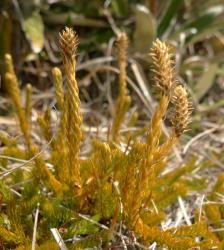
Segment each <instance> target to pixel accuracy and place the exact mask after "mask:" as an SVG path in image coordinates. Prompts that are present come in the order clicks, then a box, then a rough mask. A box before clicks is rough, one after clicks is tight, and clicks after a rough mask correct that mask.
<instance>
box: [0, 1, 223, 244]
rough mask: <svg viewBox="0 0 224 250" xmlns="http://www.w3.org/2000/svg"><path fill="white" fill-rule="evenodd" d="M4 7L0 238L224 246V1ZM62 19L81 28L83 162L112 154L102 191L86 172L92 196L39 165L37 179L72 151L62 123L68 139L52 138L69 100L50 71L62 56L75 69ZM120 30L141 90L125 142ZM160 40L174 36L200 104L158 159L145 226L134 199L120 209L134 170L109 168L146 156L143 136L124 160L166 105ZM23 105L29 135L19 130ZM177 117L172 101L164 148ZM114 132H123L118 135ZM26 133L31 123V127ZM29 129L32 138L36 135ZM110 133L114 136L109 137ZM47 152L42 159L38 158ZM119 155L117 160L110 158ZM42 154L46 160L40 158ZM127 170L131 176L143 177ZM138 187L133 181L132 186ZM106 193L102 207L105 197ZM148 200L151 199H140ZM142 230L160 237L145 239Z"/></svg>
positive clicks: (182, 78)
mask: <svg viewBox="0 0 224 250" xmlns="http://www.w3.org/2000/svg"><path fill="white" fill-rule="evenodd" d="M0 12H1V15H0V73H1V97H0V129H1V134H0V141H1V148H0V158H1V177H0V178H1V187H0V191H1V201H0V206H1V217H0V240H1V241H0V244H1V247H2V248H3V249H24V248H25V249H26V248H29V249H30V247H31V245H32V244H33V239H34V238H33V235H34V231H35V230H34V229H35V228H36V229H37V233H36V235H35V237H36V238H35V239H36V245H35V244H34V246H36V248H37V249H38V247H39V248H40V249H58V248H59V246H60V244H59V243H57V240H58V238H57V237H56V236H55V234H60V235H61V237H62V238H63V240H64V241H63V245H61V246H60V248H61V249H66V248H68V249H73V248H74V249H78V248H81V249H82V248H87V247H96V248H103V249H104V248H105V249H109V248H120V249H125V247H126V248H130V249H141V248H142V249H144V247H145V248H146V246H150V247H151V249H153V248H154V249H161V247H166V248H167V249H175V244H176V249H186V244H187V243H186V241H187V242H188V244H189V245H187V246H189V249H190V247H196V246H200V247H201V249H222V247H223V237H224V235H223V216H224V214H223V207H224V206H223V188H224V187H223V178H224V177H223V174H222V171H223V168H224V165H223V162H224V149H223V143H224V140H223V138H224V133H223V129H224V125H223V111H224V109H223V105H224V92H223V89H224V64H223V62H224V59H223V58H224V15H223V13H224V2H223V0H206V1H205V0H204V1H201V0H198V1H193V0H185V1H184V0H169V1H167V0H157V1H156V0H148V1H146V0H145V1H143V0H142V1H135V0H111V1H110V0H108V1H100V0H93V1H87V0H86V1H85V0H82V1H75V0H74V1H72V0H70V1H62V0H61V1H60V0H39V1H22V0H21V1H19V0H2V1H1V2H0ZM64 26H69V27H73V28H74V30H75V31H76V32H77V34H78V36H79V43H78V50H77V53H76V54H77V64H76V78H77V82H78V86H79V94H80V99H81V113H82V116H83V125H82V131H83V134H84V136H83V138H82V139H81V141H80V143H81V153H80V161H81V162H82V163H81V165H82V166H83V168H84V169H85V168H87V169H89V168H90V165H91V164H90V163H89V162H88V161H86V162H85V160H86V159H91V161H93V162H95V161H97V162H98V161H99V162H100V161H102V162H101V163H99V166H95V167H96V169H97V168H99V169H97V170H96V169H95V171H96V172H97V173H99V175H102V176H101V179H102V183H101V184H102V186H100V188H99V187H98V188H99V190H101V192H99V193H92V192H91V187H96V186H94V185H96V183H94V182H91V179H88V178H87V177H89V178H90V177H91V176H88V173H86V172H85V171H84V172H83V173H81V175H82V176H83V178H84V180H85V181H86V182H88V181H90V186H88V185H87V187H88V188H87V189H86V192H87V191H88V192H89V196H87V197H86V196H85V195H84V196H85V199H87V200H88V199H89V200H88V202H86V201H85V202H84V204H83V203H82V202H80V201H79V202H77V199H73V197H74V196H73V195H74V194H73V193H72V194H71V187H69V190H70V191H69V192H67V191H66V188H67V187H65V190H64V189H63V188H64V187H63V188H61V187H60V188H59V189H58V190H63V192H62V193H63V195H59V196H58V195H55V194H54V192H55V185H54V184H53V185H51V184H52V179H51V177H48V178H50V179H51V180H49V179H47V178H46V176H45V174H43V173H42V172H41V171H40V172H41V173H39V174H40V176H38V178H36V176H35V175H38V171H39V170H38V169H41V166H42V165H46V166H47V167H48V171H49V172H48V173H51V172H52V166H55V162H58V159H57V157H56V156H55V154H54V153H55V152H56V154H58V152H60V153H61V154H62V155H63V152H61V151H62V150H61V148H57V147H56V145H57V143H58V144H59V145H62V144H60V143H61V142H62V140H61V138H60V133H59V135H57V138H56V139H57V140H58V141H57V142H55V141H54V139H55V137H54V136H55V134H56V131H57V133H58V130H60V129H61V123H60V121H61V120H62V118H61V116H60V112H61V113H62V114H63V112H64V111H63V110H62V107H63V104H61V105H60V101H59V99H57V98H55V97H54V95H55V94H54V92H55V91H54V87H53V82H54V83H55V82H57V79H55V77H57V76H58V75H57V72H53V76H52V72H51V71H52V68H53V67H55V66H57V67H59V68H61V69H62V71H63V72H65V74H63V80H64V82H65V75H68V74H67V72H66V66H65V64H64V66H62V65H63V60H62V59H63V57H62V58H61V56H60V53H59V52H60V51H59V47H58V44H59V42H58V37H59V35H58V33H59V32H60V31H61V30H62V29H63V28H64ZM121 31H125V32H126V33H127V35H128V38H129V47H128V52H127V67H126V70H127V78H126V80H127V81H126V82H127V90H126V91H127V93H126V95H127V96H128V98H129V97H130V98H131V103H130V105H129V109H125V108H124V110H123V111H125V112H124V114H121V116H122V123H121V124H119V126H118V127H119V131H120V132H119V140H117V139H116V138H117V135H116V134H117V133H118V132H116V131H115V129H114V127H113V126H115V125H114V120H116V114H117V113H119V112H117V111H118V110H119V109H117V106H116V105H117V104H116V103H117V101H116V100H117V97H118V96H119V95H120V89H119V70H120V65H119V63H117V59H118V61H119V58H117V49H116V48H117V42H116V40H117V37H118V36H119V34H120V32H121ZM156 38H159V39H161V40H162V41H165V42H166V44H167V46H168V47H169V48H170V51H171V52H172V54H173V55H174V58H173V60H174V62H175V65H176V66H175V75H176V77H175V78H176V79H177V80H178V82H179V83H180V84H182V85H183V86H184V87H185V88H186V89H187V91H188V93H189V95H190V97H191V102H192V106H193V108H194V112H193V114H192V116H191V120H192V122H191V124H190V126H189V131H187V132H186V133H185V134H183V135H182V136H181V137H180V139H179V142H178V143H177V144H176V145H175V147H173V149H172V150H171V152H170V153H169V154H168V153H166V154H165V156H166V160H165V161H164V158H163V157H162V158H163V159H161V162H159V163H160V164H157V168H158V169H157V170H156V173H155V175H153V178H152V179H153V180H154V181H155V183H154V185H152V186H150V188H149V189H148V190H147V192H149V190H150V192H151V193H150V192H149V193H148V194H147V195H148V196H147V197H148V198H149V200H150V201H151V200H152V201H153V202H152V203H150V205H149V204H148V203H147V204H148V205H147V206H146V207H144V209H143V210H141V211H142V212H141V213H139V214H140V215H139V216H140V217H141V220H142V221H143V222H144V224H146V225H147V227H145V226H142V228H141V227H140V225H138V226H137V229H136V227H135V226H136V225H133V221H135V219H136V218H135V216H134V215H133V214H134V212H133V210H130V211H129V210H128V209H130V206H131V205H130V204H131V203H130V202H131V201H128V202H127V204H128V205H127V207H125V209H124V211H123V213H124V214H125V215H124V217H122V215H121V214H122V211H121V207H120V200H119V197H122V199H123V195H124V197H125V194H123V193H122V194H121V196H119V195H117V192H118V193H119V192H122V190H120V189H118V190H117V189H116V181H117V180H118V179H119V180H123V179H122V178H124V177H122V176H120V175H119V174H118V175H117V176H113V178H114V177H116V178H117V179H110V180H109V181H108V178H109V177H111V172H110V171H109V172H105V169H104V170H102V169H100V167H101V166H104V167H105V166H106V167H107V168H110V167H111V169H113V171H115V170H114V167H115V168H116V164H117V163H116V162H122V164H121V165H122V166H124V168H125V167H127V166H129V163H130V162H132V161H134V162H138V160H140V159H139V158H138V157H137V155H138V154H140V155H142V148H143V147H144V146H143V145H140V144H137V145H135V144H134V145H135V146H133V147H132V151H130V152H132V154H130V155H129V158H127V159H126V160H124V159H121V158H122V155H120V154H121V152H124V151H125V150H126V149H127V150H128V149H129V146H130V145H132V143H134V142H136V141H140V142H144V141H145V139H146V138H147V131H148V127H149V122H150V120H151V119H152V118H153V114H155V112H154V111H155V110H158V109H156V107H157V103H158V102H159V103H160V96H159V95H158V92H157V93H153V92H154V91H153V84H154V80H153V74H152V71H151V67H152V57H151V56H150V55H149V51H150V49H151V47H152V44H153V41H154V40H155V39H156ZM5 54H11V55H12V58H13V64H14V71H15V74H16V75H17V78H18V86H19V88H18V89H17V90H16V91H17V92H18V93H17V94H18V95H17V97H19V96H20V95H21V103H20V104H19V106H21V107H25V108H24V109H21V110H23V111H24V110H25V115H26V117H28V118H29V122H28V123H27V124H28V125H27V126H28V127H29V126H31V127H32V130H30V128H27V127H26V126H25V128H24V125H21V124H23V122H21V119H22V120H23V115H22V117H21V112H20V111H19V109H18V105H17V104H15V98H14V99H13V96H14V94H13V93H15V92H16V91H15V90H14V91H12V89H13V87H9V86H11V85H9V84H8V83H7V77H6V75H5V72H8V73H9V71H10V70H9V68H10V65H11V66H12V64H10V60H11V59H10V57H6V58H5ZM7 67H8V68H7ZM11 73H12V72H11ZM8 78H10V77H8ZM59 78H60V73H59ZM8 80H9V79H8ZM8 82H10V81H8ZM11 82H12V81H11ZM59 82H60V80H59ZM27 84H30V85H27ZM65 85H66V84H65ZM13 86H14V85H13ZM31 86H32V90H31ZM55 86H56V85H55ZM66 86H67V85H66ZM68 88H69V87H68ZM125 88H126V87H125ZM19 89H21V93H19ZM31 92H32V98H31ZM66 93H67V92H66ZM8 94H9V95H10V97H11V99H12V100H13V102H14V105H12V102H11V100H10V99H9V98H8ZM126 95H125V96H126ZM14 97H15V96H14ZM56 97H57V94H56ZM19 98H20V97H19ZM125 98H126V97H125ZM31 100H32V103H31ZM29 104H30V106H29ZM122 105H124V104H122ZM31 106H32V111H31V110H30V109H31ZM124 106H125V105H124ZM127 106H128V105H127ZM15 111H16V112H15ZM23 111H22V114H23ZM66 112H67V111H66ZM15 113H17V115H18V118H19V120H20V126H21V130H22V133H21V132H20V131H19V130H18V127H19V124H18V121H17V119H15ZM125 114H126V115H125ZM171 117H172V109H171V111H168V112H167V113H166V116H165V118H162V119H163V121H164V124H163V126H162V135H161V137H160V144H159V145H157V146H160V145H162V143H164V142H165V141H166V139H167V138H168V135H169V134H170V130H171V127H172V118H171ZM118 123H119V122H118ZM111 130H112V134H113V135H110V134H109V133H108V131H111ZM26 131H30V135H27V132H26ZM22 134H23V136H22ZM29 137H30V138H31V139H32V142H33V143H34V144H35V147H34V148H33V147H31V145H29V139H28V138H29ZM53 137H54V139H53V140H52V138H53ZM111 137H112V138H113V140H111ZM93 138H95V139H94V141H93V142H92V139H93ZM108 138H109V139H108ZM130 138H131V139H130ZM52 141H53V143H52ZM102 142H106V143H108V144H106V145H107V146H105V144H103V143H102ZM27 148H28V149H27ZM38 152H40V155H41V157H40V158H35V159H36V160H35V159H34V161H30V159H32V157H35V155H37V154H39V153H38ZM120 157H121V158H120ZM132 157H133V158H132ZM109 158H110V160H111V162H107V163H105V162H103V159H109ZM56 159H57V161H56ZM38 160H39V161H38ZM60 160H61V159H60ZM60 163H61V164H63V162H60ZM23 164H24V167H23ZM38 164H39V168H35V166H37V165H38ZM41 164H42V165H41ZM107 164H108V165H107ZM110 164H111V165H110ZM56 165H57V164H56ZM17 168H18V170H17ZM133 168H134V167H133ZM21 169H22V170H23V171H22V170H21ZM32 169H36V170H34V173H30V171H31V170H32ZM126 170H127V169H126ZM132 170H133V169H132ZM132 170H130V169H129V171H128V173H129V172H131V171H132ZM35 171H36V172H35ZM55 171H56V174H55V176H56V177H57V178H58V179H59V180H60V182H62V183H66V181H65V180H64V179H63V178H65V179H66V177H63V176H60V171H59V170H57V169H56V170H55ZM57 171H58V172H57ZM101 171H102V172H101ZM113 171H112V172H113ZM31 172H32V171H31ZM118 173H119V172H118ZM121 173H123V172H121ZM49 176H50V174H49ZM150 176H151V174H150ZM151 177H152V176H151ZM94 178H95V177H94ZM104 178H105V179H104ZM128 178H130V179H131V180H133V178H134V177H133V176H132V177H128ZM62 179H63V180H62ZM46 180H47V181H46ZM76 181H77V180H75V181H74V182H76ZM33 183H35V185H34V184H33ZM49 183H50V184H49ZM53 183H54V181H53ZM67 184H68V183H67ZM91 185H93V186H91ZM119 185H121V183H119ZM127 185H131V184H130V183H129V184H127ZM133 185H134V184H133ZM68 186H69V185H68ZM52 187H53V188H52ZM119 187H120V186H119ZM130 187H131V188H133V190H135V188H134V186H130ZM123 188H124V190H125V187H123ZM126 188H127V187H126ZM131 188H130V190H132V189H131ZM56 190H57V188H56ZM64 192H65V193H66V192H67V193H66V194H64ZM56 193H57V191H56ZM104 194H105V196H102V195H104ZM138 194H139V193H138ZM76 195H77V194H76ZM141 195H142V196H144V195H145V194H144V195H143V194H141ZM144 197H145V196H144ZM144 199H145V198H144ZM144 199H142V200H141V201H143V200H144ZM102 201H103V204H104V205H103V209H102V207H100V202H102ZM115 201H116V202H115ZM122 201H123V202H124V200H122ZM91 202H93V205H91ZM140 203H141V202H140ZM140 203H139V204H140ZM145 203H146V201H145V200H144V202H142V203H141V204H145ZM87 204H88V205H87ZM109 204H113V206H110V205H109ZM62 205H63V206H62ZM123 205H125V202H124V204H123ZM62 207H63V208H62ZM65 208H66V209H67V210H66V209H65ZM132 208H133V209H134V207H132ZM64 209H65V210H64ZM69 209H70V210H69ZM136 209H137V210H138V209H139V207H137V208H136ZM102 210H103V212H102ZM138 211H139V210H138ZM77 213H79V214H77ZM35 215H37V220H36V221H37V224H36V226H35ZM122 223H123V224H122ZM105 227H106V228H105ZM51 229H54V230H53V232H51ZM147 230H148V231H147ZM153 230H154V231H153ZM108 231H109V233H108ZM146 232H148V233H146ZM143 235H153V236H152V238H147V237H146V238H144V237H143ZM161 239H164V240H161ZM195 242H196V243H197V244H198V245H197V244H196V243H195ZM135 243H136V244H135ZM191 243H192V245H191ZM33 249H34V248H33Z"/></svg>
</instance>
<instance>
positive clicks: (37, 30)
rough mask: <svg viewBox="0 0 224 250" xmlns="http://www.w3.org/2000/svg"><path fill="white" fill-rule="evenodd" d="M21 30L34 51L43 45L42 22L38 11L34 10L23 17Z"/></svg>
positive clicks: (39, 49)
mask: <svg viewBox="0 0 224 250" xmlns="http://www.w3.org/2000/svg"><path fill="white" fill-rule="evenodd" d="M23 30H24V32H25V35H26V37H27V39H28V41H29V42H30V46H31V48H32V50H33V52H35V53H39V52H40V51H41V50H42V49H43V47H44V23H43V20H42V17H41V15H40V13H39V11H37V10H35V11H33V12H31V13H30V15H29V16H27V17H25V18H24V21H23Z"/></svg>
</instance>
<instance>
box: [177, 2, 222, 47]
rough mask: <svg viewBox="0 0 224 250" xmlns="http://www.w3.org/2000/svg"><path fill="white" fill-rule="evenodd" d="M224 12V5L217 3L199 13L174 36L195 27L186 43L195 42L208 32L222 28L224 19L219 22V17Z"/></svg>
mask: <svg viewBox="0 0 224 250" xmlns="http://www.w3.org/2000/svg"><path fill="white" fill-rule="evenodd" d="M223 12H224V6H223V5H217V6H213V7H211V8H208V9H207V10H206V11H204V12H203V13H201V14H199V16H197V17H196V18H195V19H194V20H191V21H189V22H187V23H186V24H185V25H183V28H182V29H181V30H179V31H178V32H177V33H175V35H174V36H173V37H172V38H173V39H175V38H177V37H178V36H179V34H180V33H181V32H187V31H190V30H193V29H194V31H195V32H194V34H192V33H191V34H189V35H188V36H187V38H186V43H190V42H192V41H194V42H195V41H197V40H199V39H202V38H203V37H204V36H206V35H207V34H211V33H213V32H214V31H217V30H220V29H222V28H223V25H224V21H223V20H221V21H219V22H217V17H218V16H219V15H221V14H222V13H223Z"/></svg>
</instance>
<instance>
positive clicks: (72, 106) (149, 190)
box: [0, 28, 223, 250]
mask: <svg viewBox="0 0 224 250" xmlns="http://www.w3.org/2000/svg"><path fill="white" fill-rule="evenodd" d="M59 44H60V51H61V56H62V60H63V64H64V69H65V76H66V79H67V81H66V84H67V88H66V92H64V90H63V84H62V74H61V71H60V70H59V69H58V68H54V69H53V71H52V74H53V79H54V86H55V96H56V100H57V104H58V108H59V110H60V112H61V113H60V116H59V121H58V123H57V124H58V128H57V129H56V132H53V129H52V122H51V111H50V109H48V110H47V111H46V113H45V114H44V116H43V117H39V118H38V123H39V125H40V130H41V132H42V134H43V136H44V138H45V139H46V141H47V142H49V144H50V157H48V159H49V161H50V163H51V164H52V166H53V168H54V170H52V169H49V167H48V166H49V165H48V164H47V162H46V160H45V157H44V152H42V151H41V149H40V148H39V147H38V146H37V145H36V144H35V143H34V142H33V141H32V138H31V133H30V128H31V119H30V114H31V107H32V105H31V87H30V85H27V87H26V105H25V109H24V108H23V107H22V104H21V101H20V90H19V87H18V80H17V78H16V76H15V73H14V70H13V65H12V60H11V57H10V56H9V55H6V57H5V60H6V76H5V78H6V80H7V83H8V93H9V95H10V96H11V98H12V101H13V104H14V106H15V110H16V112H17V116H18V119H19V122H20V127H21V131H22V132H23V135H24V138H25V142H26V146H27V147H26V149H25V150H23V149H21V148H20V147H19V142H17V141H16V140H13V139H9V138H8V136H6V135H5V134H0V139H1V140H2V141H3V142H4V144H5V150H4V152H5V155H8V156H10V155H11V156H14V157H19V158H22V159H31V160H30V161H29V168H28V170H32V172H28V173H29V174H27V173H26V174H21V172H20V174H17V175H16V173H17V172H16V170H14V171H13V172H12V173H11V174H9V175H6V176H3V177H2V178H3V182H2V183H1V185H0V193H1V202H2V203H4V206H3V209H2V211H1V214H2V215H1V217H2V218H3V217H7V220H8V224H7V223H5V222H4V220H3V219H2V220H1V223H0V238H1V241H2V242H3V245H4V246H6V247H10V248H11V249H22V247H25V246H27V245H29V244H30V242H32V232H33V223H34V220H33V213H34V211H36V208H37V204H39V209H40V215H39V219H38V226H37V239H36V242H37V248H36V249H58V248H57V244H55V242H54V241H53V238H51V237H52V236H51V232H50V229H51V228H52V227H56V228H58V230H59V229H62V228H64V229H65V230H64V232H63V233H62V234H63V235H62V236H63V238H64V239H71V238H73V237H76V236H77V237H76V238H77V239H78V237H79V239H78V240H77V241H76V243H71V241H69V242H68V243H66V245H67V247H68V248H69V249H83V248H87V247H92V248H93V247H97V246H98V245H100V244H104V245H106V244H108V242H109V241H111V240H114V235H115V234H116V230H117V228H118V225H119V222H122V223H123V224H124V225H125V226H126V227H127V229H128V230H129V231H133V233H134V234H135V235H136V236H137V238H138V240H139V241H140V242H141V243H142V244H145V245H147V246H148V245H149V244H151V243H153V242H156V243H157V245H158V246H160V247H163V246H164V247H168V249H179V250H181V249H193V248H194V249H196V248H200V249H211V248H212V247H220V246H221V241H220V240H219V238H218V237H217V236H215V234H214V233H212V232H211V231H210V229H209V227H208V225H207V224H206V222H205V221H201V222H200V221H196V222H195V224H193V225H191V226H181V227H178V228H171V229H169V230H166V231H163V230H162V228H161V223H162V222H163V221H164V220H165V219H166V216H167V214H166V211H167V210H166V209H167V208H170V207H171V205H172V204H174V203H175V202H176V200H177V197H178V196H185V195H186V194H187V193H188V191H191V190H192V186H193V182H192V183H190V182H189V181H187V180H186V179H185V178H184V175H185V174H187V173H191V172H192V170H193V169H194V163H195V161H196V160H195V159H192V160H189V162H188V163H186V164H185V165H184V166H180V167H178V168H175V169H174V170H172V171H170V172H169V171H168V172H167V171H166V173H164V171H165V170H167V166H168V164H167V162H166V158H167V156H168V155H169V152H170V151H171V149H172V148H173V146H174V145H175V144H176V143H177V141H178V138H179V137H180V136H181V134H182V133H184V132H185V130H186V127H187V125H188V123H189V116H190V113H191V112H190V104H189V101H188V98H187V92H186V90H185V88H184V87H183V86H181V85H179V84H177V82H176V80H175V79H174V76H173V61H172V59H171V58H172V55H171V54H170V51H169V49H168V47H167V46H166V44H165V43H163V42H161V41H159V40H156V41H155V42H154V43H153V47H152V49H151V53H150V55H151V57H152V61H153V65H152V66H153V69H152V72H153V74H154V77H153V79H154V84H155V87H156V88H157V90H158V92H159V93H160V95H161V97H160V101H159V103H158V106H157V108H156V109H155V112H154V113H153V115H152V118H151V121H150V122H149V124H148V126H147V128H144V129H140V130H141V132H139V131H138V132H137V133H136V132H135V133H133V134H132V133H131V132H129V133H128V135H126V137H125V136H122V135H121V134H120V133H119V130H120V128H121V126H123V125H125V119H124V118H125V114H126V113H127V110H128V109H127V108H128V106H129V105H130V97H129V96H128V94H127V86H126V50H127V46H128V40H127V35H126V34H125V33H122V34H120V35H119V37H118V42H117V50H118V64H119V69H120V74H119V95H118V98H117V102H116V115H115V117H114V120H113V122H112V129H111V131H110V136H109V139H110V140H109V141H108V142H102V141H99V140H97V139H94V140H93V141H92V150H91V152H90V153H89V154H88V155H86V158H85V160H82V159H81V158H80V146H81V143H82V136H83V131H82V114H81V111H80V100H79V89H78V84H77V81H76V75H75V66H76V58H75V57H76V50H77V35H76V34H75V32H74V31H73V30H72V29H71V28H65V30H64V31H63V32H62V33H61V34H60V40H59ZM171 101H172V102H173V106H174V110H173V113H172V119H171V121H172V129H171V131H170V134H169V135H168V136H165V135H164V134H163V130H162V125H163V120H164V117H165V115H166V113H167V109H168V107H169V103H170V102H171ZM136 121H137V114H136V113H134V114H133V115H132V116H131V117H129V121H128V122H127V126H133V125H134V124H135V123H136ZM143 131H146V133H145V135H146V138H145V140H142V138H141V139H140V138H138V135H139V134H142V132H143ZM161 138H162V140H161ZM120 142H123V143H124V142H126V143H128V145H127V149H126V150H123V149H121V148H120V147H119V144H120ZM10 162H11V161H8V165H9V163H10ZM5 165H6V163H5ZM25 166H26V167H28V163H25V164H23V167H25ZM7 167H9V168H10V165H9V166H7ZM18 171H21V169H20V170H18ZM22 173H23V172H22ZM220 178H221V177H220ZM13 180H17V183H18V186H15V187H17V194H16V193H11V190H10V187H12V188H13V187H14V186H13V185H14V184H15V183H14V182H13ZM222 180H223V177H222V178H221V179H220V180H218V182H217V184H216V185H215V188H214V190H215V191H214V192H222V191H223V186H222ZM18 194H19V195H18ZM206 213H207V214H208V218H209V219H210V220H212V221H213V223H214V224H215V225H217V226H219V225H220V220H221V219H222V218H223V207H222V208H221V207H218V206H207V207H206ZM82 214H87V215H88V216H87V217H83V216H82ZM98 222H99V223H101V224H97V223H98ZM100 225H101V226H100ZM105 225H106V229H108V231H106V229H105ZM198 237H202V238H200V240H198V239H199V238H198ZM219 237H220V236H219ZM50 238H51V239H50ZM220 239H221V240H222V239H223V238H222V237H220ZM38 247H39V248H38Z"/></svg>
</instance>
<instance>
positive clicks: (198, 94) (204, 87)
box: [194, 63, 218, 101]
mask: <svg viewBox="0 0 224 250" xmlns="http://www.w3.org/2000/svg"><path fill="white" fill-rule="evenodd" d="M217 70H218V64H217V63H214V64H211V65H209V68H208V69H207V70H206V71H205V72H204V74H203V75H202V76H201V78H200V79H199V81H198V83H197V85H196V86H195V89H194V97H195V98H196V99H197V100H198V101H200V99H201V98H202V97H203V96H204V95H205V94H206V93H207V92H208V90H209V89H210V88H211V86H212V85H213V84H214V79H215V76H216V74H217Z"/></svg>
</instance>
